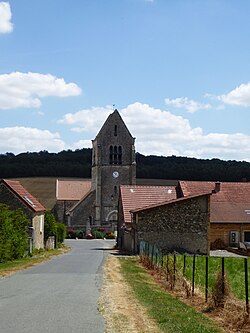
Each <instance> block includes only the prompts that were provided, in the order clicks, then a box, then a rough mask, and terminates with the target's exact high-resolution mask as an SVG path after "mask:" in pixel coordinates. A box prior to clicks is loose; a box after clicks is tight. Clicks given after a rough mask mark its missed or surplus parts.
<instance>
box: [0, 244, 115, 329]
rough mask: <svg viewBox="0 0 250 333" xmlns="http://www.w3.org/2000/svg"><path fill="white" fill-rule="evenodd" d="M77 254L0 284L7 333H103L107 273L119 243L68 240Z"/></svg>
mask: <svg viewBox="0 0 250 333" xmlns="http://www.w3.org/2000/svg"><path fill="white" fill-rule="evenodd" d="M66 244H67V245H69V246H71V247H72V250H71V251H70V252H68V253H66V254H64V255H60V256H58V257H54V258H53V259H52V260H50V261H48V262H44V263H42V264H40V265H38V266H34V267H32V268H29V269H27V270H24V271H22V272H18V273H16V274H15V275H13V276H10V277H8V278H4V279H0V332H1V333H15V332H18V333H44V332H53V333H57V332H60V333H64V332H65V333H66V332H67V333H78V332H81V333H85V332H86V333H103V332H104V321H103V318H102V316H101V315H100V313H99V312H98V309H97V306H98V298H99V291H100V287H101V268H102V264H103V262H104V259H105V257H106V255H107V254H108V253H109V251H108V250H107V249H109V248H112V247H113V245H114V242H113V241H105V240H68V241H67V242H66Z"/></svg>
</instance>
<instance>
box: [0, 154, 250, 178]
mask: <svg viewBox="0 0 250 333" xmlns="http://www.w3.org/2000/svg"><path fill="white" fill-rule="evenodd" d="M91 156H92V149H89V148H88V149H87V148H84V149H78V150H75V151H72V150H67V151H65V150H64V151H61V152H59V153H49V152H47V151H41V152H38V153H22V154H19V155H14V154H12V153H6V154H2V155H0V178H17V177H45V176H47V177H81V178H90V177H91ZM136 163H137V177H138V178H158V179H176V180H178V179H183V180H213V181H216V180H220V181H241V180H242V179H250V163H248V162H238V161H222V160H219V159H211V160H208V159H196V158H188V157H177V156H168V157H164V156H144V155H142V154H139V153H137V154H136Z"/></svg>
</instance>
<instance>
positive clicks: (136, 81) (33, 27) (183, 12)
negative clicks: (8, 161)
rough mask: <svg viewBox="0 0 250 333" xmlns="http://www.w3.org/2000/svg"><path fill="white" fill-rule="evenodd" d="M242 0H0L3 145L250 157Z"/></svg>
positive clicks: (249, 28) (249, 76)
mask: <svg viewBox="0 0 250 333" xmlns="http://www.w3.org/2000/svg"><path fill="white" fill-rule="evenodd" d="M249 14H250V1H249V0H238V1H236V0H105V1H103V0H74V1H68V0H53V1H51V0H36V1H34V0H22V1H20V0H9V1H1V0H0V119H1V121H0V154H5V153H6V152H12V153H14V154H19V153H21V152H27V151H29V152H35V151H36V152H38V151H42V150H47V151H49V152H59V151H61V150H68V149H71V150H75V149H82V148H89V147H91V140H92V139H94V138H95V136H96V135H97V133H98V131H99V130H100V128H101V126H102V124H103V123H104V121H105V119H106V118H107V116H108V115H109V114H110V113H112V112H113V110H114V109H118V111H119V112H120V114H121V116H122V118H123V120H124V121H125V123H126V125H127V127H128V128H129V130H130V132H131V134H132V135H133V136H134V137H135V138H136V151H138V152H140V153H141V154H144V155H159V156H160V155H163V156H172V155H176V156H187V157H195V158H202V159H212V158H220V159H223V160H238V161H242V160H245V161H250V126H249V123H250V35H249V33H250V20H249Z"/></svg>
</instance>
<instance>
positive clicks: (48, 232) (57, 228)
mask: <svg viewBox="0 0 250 333" xmlns="http://www.w3.org/2000/svg"><path fill="white" fill-rule="evenodd" d="M50 236H55V237H56V240H57V243H63V241H64V239H65V237H66V227H65V225H64V224H63V223H59V222H57V221H56V219H55V216H54V215H53V214H52V213H51V212H49V211H46V212H45V215H44V241H45V243H46V242H47V240H48V238H49V237H50Z"/></svg>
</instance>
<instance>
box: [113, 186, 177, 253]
mask: <svg viewBox="0 0 250 333" xmlns="http://www.w3.org/2000/svg"><path fill="white" fill-rule="evenodd" d="M173 199H176V190H175V186H139V185H121V186H120V197H119V219H118V221H119V222H118V246H119V248H120V249H123V250H127V251H131V250H134V236H133V235H132V231H131V230H132V222H133V216H132V214H131V211H132V210H134V209H139V208H143V207H147V206H150V205H153V204H159V203H162V202H165V201H170V200H173Z"/></svg>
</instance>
